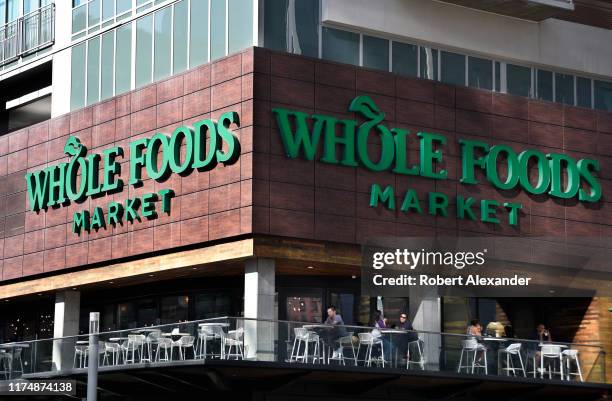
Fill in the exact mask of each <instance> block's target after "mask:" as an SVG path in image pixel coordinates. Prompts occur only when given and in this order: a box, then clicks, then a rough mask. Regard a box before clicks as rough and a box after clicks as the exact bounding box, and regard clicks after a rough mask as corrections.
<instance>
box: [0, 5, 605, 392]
mask: <svg viewBox="0 0 612 401" xmlns="http://www.w3.org/2000/svg"><path fill="white" fill-rule="evenodd" d="M34 3H36V4H34ZM72 3H73V4H70V2H68V1H61V2H55V3H52V2H45V1H42V2H36V1H35V2H31V1H25V0H16V1H11V0H7V1H6V2H2V1H0V9H2V10H5V11H6V13H5V18H6V19H5V21H7V24H6V25H5V26H4V31H3V32H4V36H3V38H4V39H3V40H4V47H3V49H4V57H3V60H4V61H3V64H2V67H1V68H2V70H0V87H1V88H4V89H5V90H4V91H1V92H2V93H3V95H4V97H3V102H4V104H3V108H4V111H3V113H2V115H3V116H4V117H6V118H5V119H4V121H3V126H2V127H3V128H4V132H5V134H4V135H2V136H0V211H1V217H0V227H2V231H1V232H0V234H1V237H2V238H1V239H0V244H2V264H1V270H0V271H1V273H2V274H1V279H2V281H1V282H0V298H1V299H0V343H7V342H15V341H27V340H34V339H44V338H57V337H64V336H72V335H78V334H84V333H87V331H88V323H89V322H88V314H89V312H94V311H95V312H100V327H101V329H100V330H101V331H113V330H123V329H132V328H139V327H144V326H151V325H159V324H172V323H176V322H184V321H192V320H198V319H206V318H213V317H219V316H241V317H245V318H256V319H270V320H286V321H297V322H313V323H314V322H321V321H322V320H324V319H325V318H326V310H327V306H328V305H332V304H333V305H336V307H337V308H338V309H339V310H340V311H341V314H342V316H343V318H344V322H345V323H346V324H349V325H369V324H370V320H371V316H372V313H373V312H374V311H376V310H377V309H382V310H384V312H385V315H387V316H389V317H390V318H391V319H392V320H393V319H395V316H398V315H399V314H400V313H401V312H406V313H408V314H409V318H410V320H411V321H412V322H413V325H414V328H415V329H417V330H423V331H431V332H444V333H459V334H465V327H466V326H467V325H468V323H469V321H470V320H471V319H474V318H478V319H480V320H481V321H482V322H484V323H487V322H492V321H501V322H504V323H505V324H511V325H512V326H513V327H514V330H515V333H516V335H517V336H518V337H519V338H531V336H532V335H533V331H534V328H535V326H536V325H537V324H538V323H545V324H546V325H547V326H549V327H551V330H552V331H553V332H554V333H555V340H557V341H563V342H567V343H587V344H591V345H596V346H600V347H602V348H603V350H605V351H608V350H610V349H611V347H612V343H611V342H610V336H609V333H610V332H611V330H612V319H611V316H610V312H609V311H608V308H609V307H611V306H612V305H611V302H610V298H608V297H605V296H583V297H571V298H570V297H550V296H547V294H543V296H542V297H529V298H515V299H512V298H508V297H498V298H496V297H486V298H475V297H459V296H452V297H451V296H438V295H435V294H434V295H431V294H411V295H410V296H408V295H407V296H405V297H371V296H369V295H363V294H362V288H361V281H360V277H361V274H362V273H361V268H362V267H361V265H362V262H363V260H362V259H363V258H362V246H363V245H365V244H367V243H368V241H369V239H372V238H380V237H397V238H401V237H438V236H440V237H496V238H504V237H513V238H531V237H552V238H553V242H554V241H555V240H556V241H559V240H560V241H571V240H574V239H576V238H590V239H594V240H596V241H601V242H602V243H604V244H605V243H606V241H609V238H610V235H611V233H612V231H611V230H612V212H611V206H610V203H609V198H608V194H609V193H611V191H612V67H611V65H612V64H611V63H610V61H611V60H612V50H610V47H609V45H608V43H610V39H612V30H611V28H612V25H611V24H610V18H611V17H612V9H611V8H610V7H609V6H607V5H605V4H601V3H600V2H599V3H598V2H595V1H587V0H582V1H578V0H576V1H573V2H572V1H565V0H558V1H552V0H548V1H543V0H542V1H529V2H505V3H507V4H505V5H502V4H501V3H504V2H497V3H500V4H499V5H497V6H491V5H490V3H491V2H484V1H483V2H479V1H476V2H462V1H421V0H386V1H382V2H371V1H365V0H364V1H361V0H359V1H356V0H350V1H348V0H322V1H304V0H302V1H300V0H280V1H263V0H259V1H257V0H203V1H196V0H179V1H175V0H167V1H153V0H149V1H145V0H125V1H124V0H90V1H76V0H75V1H73V2H72ZM493 3H495V2H493ZM32 15H36V21H37V22H36V28H37V29H33V28H32V29H31V30H30V31H34V30H36V32H37V33H36V37H35V38H34V37H33V36H32V35H33V34H32V33H31V32H30V31H29V30H28V26H30V25H28V24H34V23H33V22H28V21H30V19H31V18H30V19H29V17H31V16H32ZM11 24H13V25H15V26H16V27H18V28H11V27H12V25H11ZM10 29H17V31H18V32H19V33H18V34H15V35H14V36H15V39H10V38H12V37H13V36H11V35H10V34H9V33H8V32H9V31H10ZM28 32H30V36H28ZM28 38H29V39H28ZM11 40H12V42H11ZM12 46H13V47H14V48H13V47H12ZM11 52H12V53H11ZM356 102H357V103H356ZM359 102H362V103H359ZM359 104H361V105H362V106H363V105H364V104H365V105H366V106H368V107H370V109H371V110H374V114H375V116H374V117H372V114H371V113H370V114H366V112H365V111H363V110H364V109H360V108H359ZM364 107H365V106H364ZM316 116H319V117H316ZM321 116H323V117H321ZM376 118H378V120H376V121H377V123H376V124H380V125H382V126H384V127H386V129H387V130H389V131H390V130H391V129H395V131H393V132H394V134H393V135H395V136H394V137H395V138H397V137H398V135H399V134H398V132H400V131H403V132H404V133H405V138H407V139H405V141H404V142H403V143H402V144H401V145H397V142H396V141H397V139H390V138H394V137H393V136H385V135H383V131H384V130H383V129H380V131H375V130H374V128H373V125H372V126H371V127H372V131H371V132H369V131H368V130H369V128H368V129H366V132H365V133H364V136H363V138H364V139H363V141H361V140H360V139H359V140H354V141H353V142H350V141H349V143H352V147H353V149H352V151H351V150H350V149H351V148H350V147H348V145H347V142H346V138H347V137H349V136H351V135H352V136H356V135H357V132H358V130H361V128H360V127H363V126H364V125H365V123H364V121H368V120H373V119H376ZM300 119H301V120H300ZM317 121H319V122H321V121H323V122H325V124H327V125H326V127H327V131H323V128H321V126H319V131H317V128H316V127H317ZM301 123H303V126H302V129H303V130H302V133H304V135H306V136H309V135H310V136H309V138H310V140H312V141H313V143H314V144H313V146H312V148H311V149H310V151H309V149H308V146H307V145H304V142H303V141H304V140H306V139H305V137H304V136H303V137H302V139H301V140H302V142H300V140H296V139H295V138H296V137H299V135H298V133H299V132H300V124H301ZM283 124H286V125H285V126H284V125H283ZM321 124H322V123H321ZM351 124H352V125H351ZM362 124H364V125H362ZM329 127H331V128H329ZM346 127H352V128H351V129H354V132H353V131H350V130H349V129H347V128H346ZM343 129H344V131H343ZM398 130H399V131H398ZM313 132H319V134H320V141H319V145H318V146H317V144H316V142H314V139H312V138H313V137H312V133H313ZM347 132H348V134H347ZM359 132H360V131H359ZM368 132H369V133H368ZM417 133H418V135H417ZM319 134H317V135H319ZM343 134H344V135H345V136H344V137H343V136H342V135H343ZM359 135H361V134H359ZM368 135H369V136H368ZM389 135H391V134H389ZM333 138H336V139H333ZM342 138H345V139H344V141H343V140H342ZM427 138H429V141H430V142H429V146H432V145H431V144H432V143H434V144H437V145H439V147H440V149H443V153H441V154H440V155H439V157H436V156H432V155H431V154H430V153H427V152H425V151H424V150H423V146H425V145H423V144H424V143H426V142H427V140H428V139H427ZM432 138H433V139H432ZM307 139H308V138H307ZM292 141H294V142H293V143H292ZM432 141H433V142H432ZM460 141H477V142H478V143H480V144H482V143H484V144H485V145H486V146H487V149H489V147H491V148H492V147H493V146H494V145H503V149H502V148H498V149H502V150H499V151H500V152H502V153H504V152H505V156H506V157H505V158H502V159H500V161H499V163H497V164H496V163H495V161H494V162H493V164H494V165H495V166H497V167H498V168H499V172H496V173H495V174H496V176H493V178H491V176H490V175H489V172H488V171H487V172H485V171H484V170H482V169H478V168H476V169H475V171H476V175H475V177H473V180H475V182H469V180H468V181H466V176H465V169H466V167H465V165H464V164H462V163H463V162H464V159H465V158H464V156H465V155H464V153H463V152H464V148H462V145H460ZM394 144H395V145H394ZM402 145H403V148H404V150H403V155H404V162H405V163H404V165H403V166H400V165H399V164H398V161H397V160H398V157H399V149H400V148H401V146H402ZM347 148H348V149H349V150H346V149H347ZM388 148H393V149H394V150H392V152H395V156H393V154H392V155H391V158H390V159H389V160H386V155H387V154H388V151H387V149H388ZM430 150H431V151H433V149H430ZM527 150H530V151H532V152H533V153H534V154H535V156H534V157H535V158H536V159H537V155H540V154H541V155H551V154H552V155H563V161H562V162H559V163H568V160H570V162H571V163H573V162H576V163H577V166H578V167H577V168H580V172H582V173H584V174H583V175H582V177H583V181H582V182H580V179H579V181H578V184H576V183H574V184H572V183H571V179H568V178H567V176H568V175H571V171H570V172H566V171H565V170H564V171H563V172H562V171H561V170H563V168H561V167H559V168H560V169H561V170H558V171H556V173H558V177H559V180H558V182H557V186H558V188H557V189H556V190H555V188H554V186H555V184H554V183H553V181H554V178H552V179H550V178H549V180H548V181H547V182H546V183H545V184H542V181H541V180H540V181H539V184H536V182H538V176H537V174H538V168H537V166H535V167H534V166H533V165H531V164H529V165H527V164H526V165H525V166H526V170H527V173H526V174H527V178H526V180H527V184H525V185H523V186H522V187H521V186H520V185H519V184H517V183H515V184H513V185H510V184H508V183H509V182H510V181H511V178H509V177H511V175H512V173H511V172H509V171H508V167H507V163H509V162H507V159H508V157H512V156H513V155H519V154H521V152H524V151H527ZM426 153H427V154H426ZM96 155H97V156H96ZM151 155H152V156H151ZM561 158H562V156H559V160H561ZM406 160H407V161H406ZM517 160H519V159H517ZM585 160H586V161H585ZM587 161H591V162H587ZM387 162H388V163H387ZM536 162H538V161H537V160H536ZM526 163H528V161H527V162H526ZM588 163H591V165H590V168H589V166H588ZM412 165H418V166H420V168H419V169H417V170H414V168H413V169H412V170H411V172H408V168H409V166H412ZM561 165H563V166H565V164H560V165H559V166H561ZM428 166H429V169H428ZM580 166H583V167H580ZM583 169H584V170H583ZM415 171H416V172H415ZM547 171H548V170H547ZM567 171H569V170H567ZM576 171H577V172H578V170H576ZM529 174H531V176H532V177H534V179H535V181H534V179H532V180H531V181H530V179H529ZM547 174H548V173H547ZM551 174H553V175H554V174H555V171H554V170H553V172H552V173H551ZM591 176H592V177H594V178H593V180H589V179H588V177H591ZM585 177H587V179H586V181H584V178H585ZM496 178H497V179H496ZM540 178H542V177H540ZM542 179H543V178H542ZM517 180H518V177H517ZM549 181H550V183H549ZM517 182H518V181H517ZM374 184H376V185H377V187H378V189H380V193H379V194H377V193H375V189H374V188H373V185H374ZM589 184H590V185H589ZM504 185H505V186H506V187H504ZM544 187H546V188H544ZM388 188H391V192H385V194H386V195H385V194H383V193H382V190H383V189H388ZM411 190H414V191H415V192H414V193H415V194H416V198H415V199H413V200H412V203H411V206H410V207H408V206H406V207H404V203H405V202H406V197H405V193H406V192H409V191H411ZM555 191H557V192H555ZM570 192H571V193H570ZM389 194H390V195H389ZM432 194H433V195H432ZM388 195H389V196H388ZM432 197H433V198H435V199H437V200H434V201H432ZM468 197H469V198H473V200H474V202H475V205H482V204H483V203H482V202H483V201H489V200H490V201H491V202H490V203H489V206H488V207H489V209H486V208H485V207H484V206H474V213H472V214H469V213H468V215H466V214H465V213H464V214H460V213H459V210H460V207H458V203H459V202H463V201H464V200H465V199H467V198H468ZM374 201H375V202H374ZM438 201H440V202H441V203H439V204H444V206H443V207H436V204H437V203H436V202H438ZM432 202H433V206H432ZM444 202H445V203H444ZM392 203H394V204H395V206H392ZM512 205H514V206H512ZM517 205H518V206H517ZM485 209H486V210H485ZM516 252H519V253H521V254H525V255H527V257H531V256H533V257H540V256H541V255H540V253H539V252H540V249H538V248H536V247H532V248H527V249H518V250H516ZM554 256H555V255H548V254H546V255H544V256H543V257H542V258H543V259H544V260H540V263H542V264H547V265H554V264H555V263H558V261H557V259H556V258H555V257H554ZM543 291H545V289H543ZM254 349H256V347H255V346H254V347H253V348H252V350H254ZM60 361H61V358H59V359H57V360H56V355H54V356H53V361H49V362H52V363H55V364H56V370H62V369H68V368H72V365H73V361H72V360H69V361H66V360H65V359H64V360H63V361H61V362H60ZM609 363H610V358H607V359H605V363H603V361H602V363H601V364H599V365H598V364H593V365H592V366H593V367H592V369H590V371H589V372H586V374H589V375H592V377H595V376H597V377H599V376H603V377H607V378H609V373H608V372H610V371H612V370H610V369H609V366H608V369H605V365H606V364H609ZM596 381H600V380H596ZM604 382H605V380H604Z"/></svg>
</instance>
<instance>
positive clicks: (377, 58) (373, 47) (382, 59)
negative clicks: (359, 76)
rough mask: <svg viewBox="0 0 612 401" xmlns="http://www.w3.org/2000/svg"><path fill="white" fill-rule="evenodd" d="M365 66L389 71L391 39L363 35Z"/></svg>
mask: <svg viewBox="0 0 612 401" xmlns="http://www.w3.org/2000/svg"><path fill="white" fill-rule="evenodd" d="M363 66H364V67H368V68H376V69H377V70H383V71H389V41H388V40H387V39H381V38H375V37H373V36H367V35H363Z"/></svg>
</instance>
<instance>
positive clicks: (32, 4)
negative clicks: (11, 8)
mask: <svg viewBox="0 0 612 401" xmlns="http://www.w3.org/2000/svg"><path fill="white" fill-rule="evenodd" d="M39 8H40V0H23V14H24V15H25V14H27V13H30V12H32V11H34V10H38V9H39Z"/></svg>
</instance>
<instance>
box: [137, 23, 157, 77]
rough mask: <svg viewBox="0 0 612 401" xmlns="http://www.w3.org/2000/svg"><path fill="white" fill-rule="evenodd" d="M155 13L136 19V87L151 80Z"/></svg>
mask: <svg viewBox="0 0 612 401" xmlns="http://www.w3.org/2000/svg"><path fill="white" fill-rule="evenodd" d="M152 31H153V15H147V16H146V17H142V18H140V19H139V20H137V21H136V87H137V88H140V87H141V86H144V85H146V84H148V83H150V82H151V78H152V77H151V62H152V61H153V60H152V58H153V43H152V40H153V35H152V33H153V32H152Z"/></svg>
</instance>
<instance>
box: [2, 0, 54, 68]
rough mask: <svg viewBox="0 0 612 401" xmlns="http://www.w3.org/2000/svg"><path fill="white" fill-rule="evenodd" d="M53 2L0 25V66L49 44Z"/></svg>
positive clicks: (51, 38)
mask: <svg viewBox="0 0 612 401" xmlns="http://www.w3.org/2000/svg"><path fill="white" fill-rule="evenodd" d="M54 40H55V4H53V3H51V4H48V5H46V6H44V7H41V8H39V9H37V10H34V11H32V12H30V13H27V14H25V15H23V16H22V17H19V18H17V19H16V20H14V21H11V22H9V23H7V24H5V25H3V26H2V27H0V66H1V65H5V64H8V63H10V62H13V61H15V60H17V59H19V58H20V57H25V56H27V55H29V54H32V53H34V52H36V51H38V50H40V49H43V48H45V47H48V46H51V45H52V44H53V42H54Z"/></svg>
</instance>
